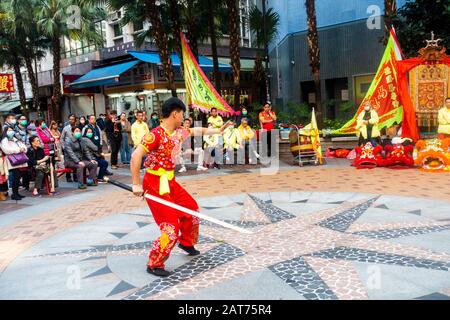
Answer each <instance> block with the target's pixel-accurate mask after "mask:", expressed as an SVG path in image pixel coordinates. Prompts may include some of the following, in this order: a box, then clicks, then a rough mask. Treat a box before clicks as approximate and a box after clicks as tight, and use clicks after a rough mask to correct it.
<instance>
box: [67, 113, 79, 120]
mask: <svg viewBox="0 0 450 320" xmlns="http://www.w3.org/2000/svg"><path fill="white" fill-rule="evenodd" d="M71 117H74V118H75V119H76V118H77V116H76V115H74V114H73V113H71V114H69V116H68V117H67V119H70V118H71Z"/></svg>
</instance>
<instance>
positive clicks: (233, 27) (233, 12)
mask: <svg viewBox="0 0 450 320" xmlns="http://www.w3.org/2000/svg"><path fill="white" fill-rule="evenodd" d="M225 3H226V5H227V8H228V30H229V35H230V58H231V68H232V70H233V86H234V108H238V107H239V101H240V99H239V98H240V97H239V95H240V78H241V77H240V71H241V60H240V59H241V52H240V47H239V42H240V33H239V18H238V1H237V0H225Z"/></svg>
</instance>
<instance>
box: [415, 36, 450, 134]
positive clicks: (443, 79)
mask: <svg viewBox="0 0 450 320" xmlns="http://www.w3.org/2000/svg"><path fill="white" fill-rule="evenodd" d="M440 41H441V39H436V40H435V39H434V33H433V32H432V33H431V40H426V42H427V46H426V47H425V48H422V49H420V50H419V56H418V57H419V58H423V59H425V60H426V63H425V64H420V65H418V66H417V67H415V68H413V69H411V71H410V72H409V90H410V95H411V100H412V103H413V106H414V108H415V111H416V117H417V125H418V127H419V131H420V132H421V135H422V134H423V135H425V136H429V135H430V134H431V135H432V134H435V133H436V131H437V126H438V120H437V115H438V111H439V109H440V108H442V106H443V105H444V101H445V98H446V97H448V96H449V95H450V67H449V66H448V65H446V64H443V63H442V62H440V61H442V60H443V59H444V58H445V57H446V55H445V51H446V48H444V47H443V46H440V45H439V42H440Z"/></svg>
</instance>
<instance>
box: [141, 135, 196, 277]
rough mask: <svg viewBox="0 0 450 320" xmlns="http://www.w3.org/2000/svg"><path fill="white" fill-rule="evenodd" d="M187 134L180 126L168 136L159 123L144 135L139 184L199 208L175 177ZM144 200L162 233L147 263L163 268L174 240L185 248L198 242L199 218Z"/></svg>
mask: <svg viewBox="0 0 450 320" xmlns="http://www.w3.org/2000/svg"><path fill="white" fill-rule="evenodd" d="M188 136H189V130H187V129H183V128H180V129H178V130H177V131H175V133H173V134H172V135H170V134H169V133H168V132H167V131H166V130H165V129H164V128H163V127H161V126H160V127H157V128H155V129H153V130H152V131H151V132H149V133H147V135H145V136H144V138H143V139H142V142H141V144H140V145H141V146H142V147H144V149H145V151H146V152H147V157H146V159H145V162H144V165H145V168H146V173H145V176H144V180H143V182H142V187H143V189H144V190H145V191H146V192H147V193H149V194H151V195H154V196H157V197H160V198H162V199H164V200H167V201H170V202H173V203H176V204H178V205H180V206H183V207H185V208H188V209H191V210H195V211H198V209H199V207H198V204H197V202H196V201H195V200H194V198H192V196H190V195H189V193H188V192H187V191H186V190H184V188H183V187H182V186H181V185H179V184H178V182H177V181H175V178H174V170H175V165H176V164H175V160H176V158H177V155H178V153H179V152H180V151H181V145H182V143H183V141H184V140H185V139H186V137H188ZM146 200H147V204H148V206H149V207H150V210H151V211H152V213H153V217H154V219H155V222H156V223H157V224H158V226H159V228H160V230H161V236H160V237H159V238H158V239H156V240H155V241H154V242H153V246H152V249H151V251H150V254H149V260H148V262H147V266H148V267H150V268H164V262H165V261H166V260H167V258H168V257H169V254H170V252H171V251H172V249H173V247H174V246H175V244H176V242H177V240H178V241H179V243H180V244H181V245H183V246H187V247H191V246H194V245H195V244H196V243H197V240H198V230H199V225H198V224H199V220H198V218H197V217H194V216H191V215H189V214H186V213H183V212H180V211H178V210H175V209H172V208H170V207H167V206H165V205H163V204H160V203H157V202H155V201H151V200H149V199H146Z"/></svg>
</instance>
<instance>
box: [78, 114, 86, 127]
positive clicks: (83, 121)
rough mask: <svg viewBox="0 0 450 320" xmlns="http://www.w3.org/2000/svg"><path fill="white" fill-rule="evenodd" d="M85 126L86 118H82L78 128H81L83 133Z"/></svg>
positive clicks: (79, 120)
mask: <svg viewBox="0 0 450 320" xmlns="http://www.w3.org/2000/svg"><path fill="white" fill-rule="evenodd" d="M85 125H86V117H84V116H81V117H80V118H79V119H78V125H77V127H78V128H80V130H81V131H83V128H84V126H85Z"/></svg>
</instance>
